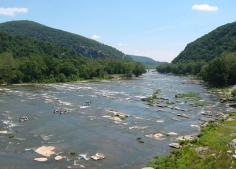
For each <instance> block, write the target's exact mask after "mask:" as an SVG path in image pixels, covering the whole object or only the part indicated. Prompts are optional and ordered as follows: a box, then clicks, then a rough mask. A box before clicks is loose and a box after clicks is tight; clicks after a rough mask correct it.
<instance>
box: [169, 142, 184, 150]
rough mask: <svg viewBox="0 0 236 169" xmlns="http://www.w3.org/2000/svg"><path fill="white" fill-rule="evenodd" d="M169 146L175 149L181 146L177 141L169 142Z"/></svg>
mask: <svg viewBox="0 0 236 169" xmlns="http://www.w3.org/2000/svg"><path fill="white" fill-rule="evenodd" d="M169 146H170V147H172V148H176V149H180V148H181V145H180V144H179V143H171V144H169Z"/></svg>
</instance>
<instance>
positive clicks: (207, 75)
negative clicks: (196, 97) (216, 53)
mask: <svg viewBox="0 0 236 169" xmlns="http://www.w3.org/2000/svg"><path fill="white" fill-rule="evenodd" d="M157 71H159V72H160V73H174V74H179V75H188V74H190V75H197V76H199V77H200V78H202V79H203V80H204V81H206V82H208V83H209V84H210V85H213V86H227V85H234V84H236V53H227V54H226V53H225V54H223V55H222V56H221V57H217V58H215V59H213V60H212V61H210V62H188V63H176V64H174V63H172V64H164V65H161V66H159V67H157Z"/></svg>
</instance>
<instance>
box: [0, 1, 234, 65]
mask: <svg viewBox="0 0 236 169" xmlns="http://www.w3.org/2000/svg"><path fill="white" fill-rule="evenodd" d="M201 2H202V1H198V0H188V1H187V0H184V1H181V3H179V1H172V2H169V1H158V2H157V1H155V0H149V1H148V2H147V1H137V0H135V1H134V0H129V1H127V0H126V1H125V0H120V1H119V2H111V1H109V0H93V1H91V0H88V1H86V2H85V1H76V0H71V1H70V2H69V3H68V1H60V2H56V1H50V2H48V1H45V0H42V1H40V2H39V1H30V2H26V1H24V0H15V1H14V2H13V1H6V0H1V5H0V17H1V20H0V22H6V21H12V20H32V21H35V22H39V23H41V24H44V25H47V26H50V27H53V28H57V29H61V30H65V31H68V32H72V33H76V34H79V35H82V36H85V37H88V38H91V39H94V40H97V41H99V42H102V43H104V44H107V45H110V46H113V47H115V48H117V49H119V50H121V51H122V52H124V53H125V54H130V55H138V56H146V57H150V58H153V59H155V60H157V61H167V62H170V61H171V60H173V59H174V58H175V57H176V56H177V55H178V54H179V53H180V52H181V51H182V50H184V48H185V46H186V45H187V44H188V43H190V42H192V41H194V40H195V39H197V38H199V37H201V36H203V35H204V34H206V33H208V32H210V31H212V30H213V29H215V28H217V27H218V26H221V25H224V24H226V23H230V22H233V21H235V20H236V19H235V18H236V16H235V14H234V6H235V5H236V2H234V1H230V2H222V1H220V0H207V1H205V2H204V3H201Z"/></svg>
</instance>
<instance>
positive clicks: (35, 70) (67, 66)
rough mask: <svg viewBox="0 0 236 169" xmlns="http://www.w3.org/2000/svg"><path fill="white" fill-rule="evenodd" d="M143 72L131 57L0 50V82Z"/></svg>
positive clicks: (140, 66)
mask: <svg viewBox="0 0 236 169" xmlns="http://www.w3.org/2000/svg"><path fill="white" fill-rule="evenodd" d="M144 72H145V69H144V66H143V65H141V64H140V63H136V62H132V61H122V60H109V59H105V60H93V59H89V58H85V57H80V58H56V57H47V56H39V55H32V56H29V57H20V58H14V57H13V56H12V54H10V53H2V54H0V83H8V84H10V83H22V82H66V81H75V80H80V79H92V78H109V75H110V74H122V75H123V76H125V77H131V76H132V75H135V76H139V75H141V74H142V73H144Z"/></svg>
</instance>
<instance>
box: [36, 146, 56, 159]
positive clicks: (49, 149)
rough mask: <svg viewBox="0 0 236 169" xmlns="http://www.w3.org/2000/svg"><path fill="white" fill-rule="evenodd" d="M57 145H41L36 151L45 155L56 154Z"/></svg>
mask: <svg viewBox="0 0 236 169" xmlns="http://www.w3.org/2000/svg"><path fill="white" fill-rule="evenodd" d="M55 149H56V148H55V147H54V146H41V147H39V148H37V149H36V150H35V152H36V153H38V154H40V155H42V156H44V157H50V156H51V155H54V154H55Z"/></svg>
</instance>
